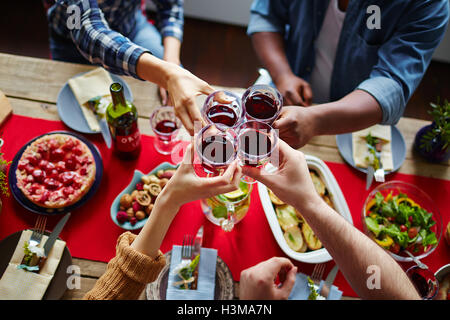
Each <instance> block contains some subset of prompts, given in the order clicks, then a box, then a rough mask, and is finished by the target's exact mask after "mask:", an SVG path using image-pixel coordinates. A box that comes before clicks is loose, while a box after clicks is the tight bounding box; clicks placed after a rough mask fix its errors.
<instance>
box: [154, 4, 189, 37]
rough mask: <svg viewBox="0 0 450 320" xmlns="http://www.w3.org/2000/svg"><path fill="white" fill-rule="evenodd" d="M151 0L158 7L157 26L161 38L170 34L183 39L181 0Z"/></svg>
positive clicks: (182, 8)
mask: <svg viewBox="0 0 450 320" xmlns="http://www.w3.org/2000/svg"><path fill="white" fill-rule="evenodd" d="M153 2H154V3H155V5H156V7H157V9H158V11H157V27H158V29H159V31H160V32H161V36H162V38H164V37H169V36H171V37H175V38H177V39H178V40H180V41H183V27H184V7H183V6H184V4H183V0H153Z"/></svg>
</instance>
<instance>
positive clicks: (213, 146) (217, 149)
mask: <svg viewBox="0 0 450 320" xmlns="http://www.w3.org/2000/svg"><path fill="white" fill-rule="evenodd" d="M201 151H202V157H203V159H204V160H206V161H202V166H203V168H205V169H206V170H208V171H210V172H213V173H214V172H217V171H218V170H219V169H222V168H224V167H226V166H227V164H228V163H229V161H230V160H231V159H232V157H233V155H234V153H235V149H234V145H233V142H231V141H230V140H229V139H227V138H226V137H223V136H220V135H213V136H208V137H205V138H204V139H203V140H202V145H201Z"/></svg>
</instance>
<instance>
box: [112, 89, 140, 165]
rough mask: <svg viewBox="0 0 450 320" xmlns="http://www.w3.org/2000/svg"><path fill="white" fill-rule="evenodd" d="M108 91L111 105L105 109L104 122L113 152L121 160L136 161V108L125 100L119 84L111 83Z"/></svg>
mask: <svg viewBox="0 0 450 320" xmlns="http://www.w3.org/2000/svg"><path fill="white" fill-rule="evenodd" d="M109 89H110V92H111V98H112V103H110V104H109V106H108V108H107V109H106V120H107V122H108V126H109V131H110V132H111V136H112V140H113V149H114V152H115V153H116V154H117V155H118V156H119V157H120V158H122V159H136V158H137V157H138V156H139V154H140V152H141V133H140V132H139V128H138V123H137V120H138V114H137V110H136V107H135V106H134V105H133V104H132V103H131V102H129V101H126V100H125V95H124V90H123V87H122V85H121V84H120V83H118V82H116V83H113V84H112V85H111V87H110V88H109Z"/></svg>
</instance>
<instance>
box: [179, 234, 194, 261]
mask: <svg viewBox="0 0 450 320" xmlns="http://www.w3.org/2000/svg"><path fill="white" fill-rule="evenodd" d="M193 246H194V237H193V236H192V235H190V234H185V235H184V238H183V246H182V248H181V261H187V260H191V258H192V250H193Z"/></svg>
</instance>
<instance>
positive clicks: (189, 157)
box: [182, 141, 194, 166]
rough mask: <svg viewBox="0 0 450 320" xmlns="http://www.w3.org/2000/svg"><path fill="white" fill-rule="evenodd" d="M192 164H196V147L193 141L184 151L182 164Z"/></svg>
mask: <svg viewBox="0 0 450 320" xmlns="http://www.w3.org/2000/svg"><path fill="white" fill-rule="evenodd" d="M192 163H194V147H193V144H192V141H191V143H190V144H189V145H188V146H187V147H186V150H185V151H184V156H183V161H182V164H183V165H189V166H190V165H191V164H192Z"/></svg>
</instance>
